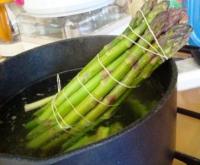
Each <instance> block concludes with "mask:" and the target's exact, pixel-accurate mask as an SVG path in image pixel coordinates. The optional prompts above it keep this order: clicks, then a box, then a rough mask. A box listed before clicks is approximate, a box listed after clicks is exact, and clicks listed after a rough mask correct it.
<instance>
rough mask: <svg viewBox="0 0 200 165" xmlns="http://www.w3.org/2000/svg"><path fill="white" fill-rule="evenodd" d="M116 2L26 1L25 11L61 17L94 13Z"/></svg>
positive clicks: (106, 0)
mask: <svg viewBox="0 0 200 165" xmlns="http://www.w3.org/2000/svg"><path fill="white" fill-rule="evenodd" d="M112 3H114V0H73V1H72V0H59V1H55V0H25V2H24V10H25V11H26V12H27V13H29V14H30V15H33V16H37V17H60V16H69V15H75V14H80V13H84V12H88V11H93V10H96V9H99V8H102V7H104V6H107V5H109V4H112Z"/></svg>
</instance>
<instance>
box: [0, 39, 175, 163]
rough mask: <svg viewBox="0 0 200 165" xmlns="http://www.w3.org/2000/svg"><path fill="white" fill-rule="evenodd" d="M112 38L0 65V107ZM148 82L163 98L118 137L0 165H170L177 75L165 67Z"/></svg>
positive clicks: (9, 158) (8, 158) (6, 159)
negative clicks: (160, 88) (47, 156)
mask: <svg viewBox="0 0 200 165" xmlns="http://www.w3.org/2000/svg"><path fill="white" fill-rule="evenodd" d="M112 38H113V37H108V36H93V37H84V38H77V39H71V40H65V41H60V42H56V43H53V44H49V45H45V46H42V47H39V48H36V49H33V50H30V51H27V52H24V53H22V54H20V55H19V56H16V57H13V58H11V59H9V60H7V61H6V62H4V63H3V64H0V106H1V105H3V104H4V103H5V102H6V101H8V100H9V98H11V97H12V96H14V95H16V94H17V93H18V92H19V91H21V90H23V89H24V88H26V87H28V86H30V85H31V84H32V83H33V82H36V81H38V80H42V79H44V78H46V77H48V76H50V75H53V74H56V73H58V72H63V71H67V70H71V69H74V68H80V67H83V66H84V65H85V64H86V63H87V62H88V61H89V60H90V59H91V58H92V57H93V56H94V55H95V54H96V53H97V52H98V51H99V50H100V49H101V48H102V46H103V45H105V44H106V43H108V42H109V41H110V40H111V39H112ZM151 78H152V79H156V80H158V81H159V82H160V83H161V84H162V86H163V87H164V90H165V92H164V95H163V97H162V98H161V99H160V101H159V104H158V105H157V106H156V107H155V108H154V109H153V110H152V111H151V113H149V115H148V116H146V117H145V118H144V119H142V120H139V121H137V122H136V123H134V124H131V125H130V126H128V127H127V128H126V129H124V130H123V131H122V132H121V133H120V134H117V135H115V136H113V137H111V138H108V139H106V140H103V141H101V142H100V143H96V144H92V145H89V146H88V147H85V148H83V149H80V150H77V151H74V152H71V153H69V154H61V155H58V156H55V157H53V158H50V159H46V160H44V159H35V158H27V157H22V156H14V155H8V154H1V155H0V164H15V165H16V164H70V165H79V164H81V165H82V164H84V165H94V164H95V165H102V164H105V165H112V164H113V165H115V164H119V165H133V164H135V165H157V164H158V165H160V164H162V165H169V164H171V162H172V159H173V157H172V154H173V150H174V140H175V122H176V78H177V71H176V67H175V64H174V62H173V61H172V60H169V61H167V62H165V63H164V64H163V65H162V66H161V67H159V69H157V70H156V71H155V72H154V73H153V75H152V77H151Z"/></svg>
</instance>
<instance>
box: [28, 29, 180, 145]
mask: <svg viewBox="0 0 200 165" xmlns="http://www.w3.org/2000/svg"><path fill="white" fill-rule="evenodd" d="M169 34H171V32H170V33H169ZM172 34H173V33H172ZM176 35H177V34H176ZM165 46H167V49H166V52H167V54H170V53H171V52H170V51H171V50H172V49H169V46H170V45H167V44H165ZM142 58H143V60H140V61H141V62H140V61H139V62H140V63H139V64H138V65H137V68H138V70H137V69H135V70H134V71H135V73H137V74H138V73H139V71H140V70H141V68H142V67H144V66H145V65H146V64H147V63H148V61H149V60H150V59H151V58H150V56H149V55H148V54H147V55H144V56H143V57H142ZM147 59H148V60H147ZM140 67H141V68H140ZM131 72H132V71H131ZM137 74H133V73H131V74H128V75H127V78H126V79H125V83H130V80H134V77H135V76H137ZM124 90H125V88H124V87H122V86H118V88H116V90H113V92H112V94H111V95H108V96H107V97H106V99H104V100H105V102H106V103H108V102H109V101H110V97H113V96H115V97H116V96H120V93H123V92H124ZM95 109H97V110H93V111H92V112H90V113H89V117H88V116H86V118H87V119H88V120H90V121H93V120H94V119H96V118H97V117H99V116H98V115H101V113H102V112H104V111H105V110H106V109H107V106H105V105H102V104H99V105H98V106H97V108H95ZM98 112H100V113H98ZM71 119H74V117H72V118H71ZM92 119H93V120H92ZM57 131H58V132H59V131H60V129H59V128H57V127H55V128H52V129H51V131H50V133H52V134H43V135H41V136H39V138H38V139H37V138H36V139H34V140H33V141H32V142H30V143H29V144H30V145H31V144H34V145H35V144H36V141H37V140H39V139H40V140H39V141H37V142H38V145H39V146H40V145H41V144H42V143H44V141H46V140H47V139H49V138H52V137H53V136H54V135H55V133H56V132H57Z"/></svg>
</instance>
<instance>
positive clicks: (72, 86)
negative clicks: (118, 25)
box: [27, 3, 167, 127]
mask: <svg viewBox="0 0 200 165" xmlns="http://www.w3.org/2000/svg"><path fill="white" fill-rule="evenodd" d="M166 7H167V5H166V3H160V4H158V5H157V6H156V7H154V9H153V10H152V11H151V12H150V13H149V14H148V16H147V19H148V21H149V22H151V21H152V20H153V18H154V17H155V16H156V15H157V14H158V13H160V12H161V11H163V10H166ZM145 29H146V23H145V22H144V21H142V23H141V24H140V26H139V27H137V28H135V30H134V31H135V32H136V33H137V34H142V33H143V32H144V30H145ZM128 37H129V38H131V39H132V40H136V39H137V38H138V37H137V36H136V35H135V34H130V35H129V36H128ZM131 45H132V43H131V42H130V41H128V40H125V39H123V40H122V41H121V42H120V43H118V44H117V45H116V46H114V47H113V48H112V49H109V50H108V51H107V52H106V56H102V58H101V61H102V63H103V64H104V65H105V66H107V65H108V64H109V63H110V62H111V61H113V60H114V59H115V58H117V57H118V56H119V55H120V54H121V53H123V52H124V51H125V50H126V49H127V48H129V47H130V46H131ZM85 68H86V69H83V71H81V72H80V79H81V80H82V81H84V83H86V82H87V81H88V80H90V78H92V77H93V76H94V75H95V74H96V73H98V72H99V71H100V70H102V67H101V66H100V65H97V63H94V64H93V65H92V64H90V63H89V64H88V66H86V67H85ZM88 68H89V69H88ZM87 69H88V70H87ZM79 88H80V83H79V82H77V80H76V78H75V79H73V80H72V81H71V82H70V83H69V84H68V85H67V86H66V87H65V88H64V90H63V92H62V93H61V94H60V96H58V98H57V99H56V106H59V105H61V104H62V103H63V101H64V100H65V99H64V94H63V93H65V94H66V93H67V96H70V95H71V94H72V93H73V92H74V91H76V90H78V89H79ZM45 108H47V107H45ZM50 114H51V106H50V105H49V106H48V108H47V109H45V113H43V114H42V115H41V116H39V118H38V120H39V123H40V121H42V120H46V119H47V118H48V117H49V115H50ZM35 123H37V122H36V121H33V122H30V123H28V124H27V127H33V126H35V125H36V124H35Z"/></svg>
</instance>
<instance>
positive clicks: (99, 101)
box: [51, 9, 168, 132]
mask: <svg viewBox="0 0 200 165" xmlns="http://www.w3.org/2000/svg"><path fill="white" fill-rule="evenodd" d="M139 12H140V13H141V15H142V17H143V19H144V21H145V23H146V25H147V28H148V30H149V31H150V33H151V34H152V36H153V38H154V40H155V42H156V44H157V45H158V47H159V49H160V50H161V54H160V52H159V51H158V50H157V49H156V48H155V47H154V46H152V44H151V43H150V42H148V41H147V40H146V39H145V38H143V37H142V36H141V35H140V34H137V33H136V32H135V31H134V30H133V28H132V27H131V26H130V25H128V28H129V29H130V30H131V32H132V33H133V34H135V35H136V36H137V37H139V38H140V39H141V40H143V41H144V42H146V43H147V44H148V45H149V46H150V47H151V48H152V49H153V50H154V51H152V50H150V49H147V48H145V47H144V46H142V45H140V44H139V43H137V42H135V41H134V40H132V39H131V38H130V37H128V36H127V35H124V34H121V36H122V37H124V38H125V39H127V40H129V41H130V42H132V43H133V44H135V45H137V46H138V47H140V48H141V49H143V50H145V51H147V52H149V53H152V54H154V55H157V56H159V57H160V58H161V60H163V61H165V60H167V59H168V57H167V55H166V54H165V52H164V50H163V49H162V47H161V45H160V43H159V41H158V39H157V37H156V35H155V34H154V32H153V30H152V29H151V26H150V24H149V23H148V21H147V19H146V17H145V15H144V13H143V11H142V10H141V9H139ZM97 59H98V62H99V64H100V65H101V67H102V68H103V69H104V70H105V71H106V73H107V74H108V75H109V77H110V78H111V79H112V80H113V81H115V82H117V83H118V84H119V85H121V86H123V87H125V88H129V89H131V88H135V87H136V86H135V85H134V86H130V85H127V84H124V83H122V82H121V81H119V80H117V79H116V78H115V77H113V76H112V74H111V73H110V71H109V70H108V69H107V68H106V66H105V65H104V64H103V63H102V61H101V60H100V57H99V54H97ZM76 78H77V80H78V82H79V84H80V85H81V86H82V87H83V88H84V89H85V91H86V92H87V93H88V94H89V95H90V96H91V97H92V98H93V99H94V100H95V101H97V102H98V103H100V104H102V105H106V106H118V104H113V105H110V104H106V103H104V102H103V101H101V100H99V99H97V98H96V97H95V96H94V95H93V94H92V93H91V92H90V91H89V90H88V89H87V87H86V86H85V85H84V84H83V82H82V81H81V80H80V78H79V74H78V75H77V76H76ZM57 84H58V93H59V92H60V91H61V83H60V78H59V75H58V74H57ZM58 93H57V94H56V95H55V96H54V98H53V99H52V103H51V106H52V111H53V114H54V117H55V119H56V122H57V124H58V126H59V127H60V128H61V129H63V130H64V131H66V132H68V131H67V130H68V129H70V128H72V125H70V124H68V123H66V122H65V121H64V119H63V118H62V116H61V115H60V113H59V112H58V109H57V107H56V105H55V99H56V97H57V95H58ZM64 97H65V100H66V101H67V102H68V103H69V104H70V105H71V107H72V109H73V111H74V112H75V113H76V114H77V115H79V116H80V117H81V118H82V119H83V120H85V121H86V122H87V124H89V125H90V124H93V122H91V121H89V120H88V119H86V118H85V117H84V116H83V115H82V114H81V113H80V112H79V111H78V110H77V109H76V107H75V106H74V105H73V104H72V102H71V101H70V100H69V98H68V97H67V96H66V94H65V93H64ZM56 114H57V115H56ZM58 117H59V119H60V120H61V121H62V124H61V123H60V121H59V119H58Z"/></svg>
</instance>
